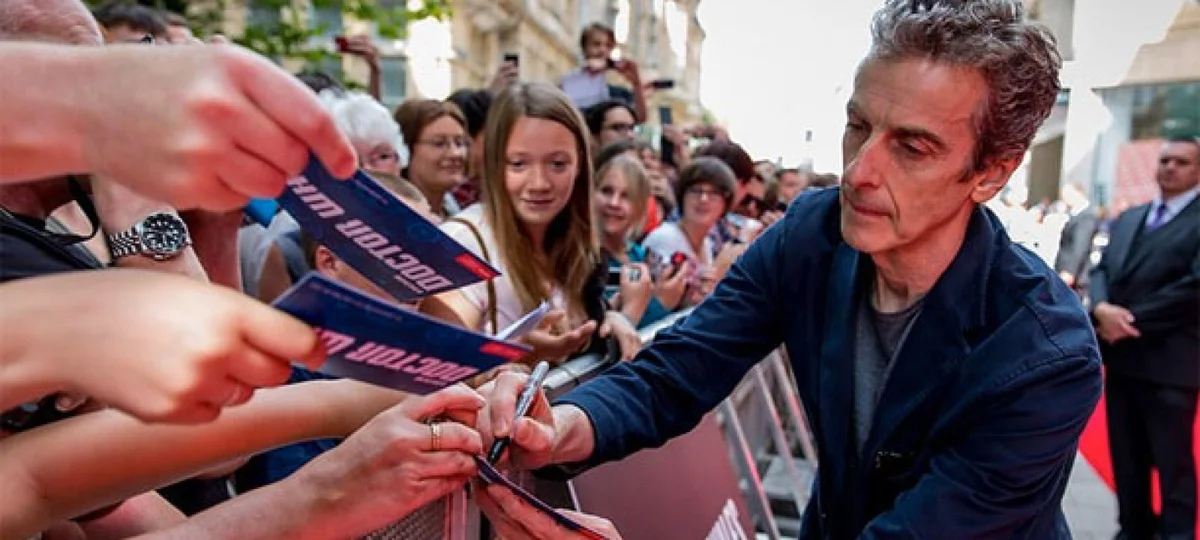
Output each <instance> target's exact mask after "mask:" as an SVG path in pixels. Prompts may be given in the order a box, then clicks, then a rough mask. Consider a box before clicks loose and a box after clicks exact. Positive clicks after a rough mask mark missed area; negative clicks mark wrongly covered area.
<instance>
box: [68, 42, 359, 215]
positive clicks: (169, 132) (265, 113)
mask: <svg viewBox="0 0 1200 540" xmlns="http://www.w3.org/2000/svg"><path fill="white" fill-rule="evenodd" d="M88 59H89V60H90V62H88V63H87V64H86V65H83V64H82V63H81V68H80V69H81V71H82V72H81V73H79V75H78V76H79V77H80V79H81V80H87V81H88V84H86V85H80V87H79V88H78V89H77V91H78V92H80V93H81V95H80V96H78V99H77V100H76V101H78V102H82V104H80V105H77V106H78V107H81V108H82V110H80V111H78V112H79V114H78V119H77V121H78V122H79V130H78V131H80V132H82V134H83V137H82V140H83V141H84V142H83V143H82V147H83V150H82V151H83V157H84V161H85V162H86V168H87V172H92V173H96V174H100V175H103V176H106V177H108V178H111V179H113V180H115V181H118V182H122V183H124V184H126V185H128V186H130V187H131V188H133V189H135V190H137V191H138V192H140V193H142V194H143V195H146V196H148V197H151V198H153V199H157V200H161V201H165V202H167V203H169V204H171V205H172V206H174V207H176V208H180V209H187V208H193V207H197V206H200V207H204V208H208V209H214V210H228V209H234V208H241V207H242V206H243V205H245V203H246V201H247V199H249V198H251V197H272V198H273V197H276V196H278V195H279V193H280V192H281V191H282V189H283V186H284V182H285V181H286V180H287V179H288V178H290V177H292V176H294V175H296V174H298V173H299V172H300V171H301V170H302V169H303V168H304V166H305V164H306V163H307V162H308V159H309V152H310V151H312V152H315V153H316V155H317V156H318V157H319V158H320V159H321V161H323V162H324V163H325V164H326V166H327V167H328V168H329V169H330V172H332V173H333V174H334V175H335V176H337V177H339V178H347V177H349V176H351V175H352V174H353V172H354V170H355V168H356V167H357V160H356V158H355V154H354V150H353V148H351V146H350V144H349V142H348V141H347V140H346V138H345V137H344V136H343V135H342V134H341V133H340V131H339V130H338V129H337V126H336V125H335V124H334V122H333V120H332V119H331V118H330V116H329V114H328V113H327V112H326V111H325V110H324V108H323V107H322V106H321V104H320V102H319V101H318V100H317V98H316V96H315V95H314V94H313V93H312V92H311V91H310V90H308V89H307V88H305V87H304V85H302V84H300V83H299V82H298V81H296V80H295V79H294V78H293V77H291V76H290V75H288V74H287V73H286V72H284V71H283V70H281V69H279V68H278V67H276V66H275V65H273V64H271V62H270V61H268V60H267V59H265V58H263V57H261V56H259V55H257V54H254V53H252V52H249V51H247V50H245V49H242V48H240V47H237V46H232V45H228V46H219V47H111V48H107V47H106V48H104V50H98V51H96V52H93V53H91V55H89V58H88ZM131 65H136V66H137V69H136V70H132V71H131V70H129V69H126V68H127V67H128V66H131ZM83 93H86V95H82V94H83Z"/></svg>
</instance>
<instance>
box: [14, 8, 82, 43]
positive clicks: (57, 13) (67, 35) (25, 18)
mask: <svg viewBox="0 0 1200 540" xmlns="http://www.w3.org/2000/svg"><path fill="white" fill-rule="evenodd" d="M0 39H5V40H22V41H44V42H47V43H61V44H67V45H100V44H102V43H103V42H104V40H103V38H102V37H101V34H100V26H99V25H98V24H96V20H95V19H94V18H92V14H91V12H89V11H88V10H87V8H86V7H84V5H83V3H82V2H80V0H0Z"/></svg>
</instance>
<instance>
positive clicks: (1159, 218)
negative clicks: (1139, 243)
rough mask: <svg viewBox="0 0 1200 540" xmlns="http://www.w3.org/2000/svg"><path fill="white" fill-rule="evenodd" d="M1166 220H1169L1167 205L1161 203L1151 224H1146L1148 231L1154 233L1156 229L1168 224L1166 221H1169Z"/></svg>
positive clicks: (1151, 219) (1155, 210)
mask: <svg viewBox="0 0 1200 540" xmlns="http://www.w3.org/2000/svg"><path fill="white" fill-rule="evenodd" d="M1166 218H1167V205H1166V204H1164V203H1159V204H1158V206H1157V207H1156V208H1155V209H1154V217H1152V218H1150V223H1147V224H1146V230H1148V231H1153V230H1154V229H1157V228H1159V227H1162V226H1163V224H1164V223H1166V221H1167V219H1166Z"/></svg>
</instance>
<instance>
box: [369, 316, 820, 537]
mask: <svg viewBox="0 0 1200 540" xmlns="http://www.w3.org/2000/svg"><path fill="white" fill-rule="evenodd" d="M688 313H690V310H685V311H681V312H678V313H675V314H672V315H670V316H668V317H666V318H664V319H663V320H661V321H658V322H657V323H655V324H653V325H650V326H648V327H646V328H643V329H641V330H639V335H640V337H641V338H642V342H643V343H648V342H649V341H650V340H651V339H653V337H654V336H655V335H656V334H657V333H658V332H659V331H661V330H663V329H665V328H668V327H670V326H671V325H673V324H675V323H676V322H678V321H679V320H681V319H683V318H684V317H686V316H687V315H688ZM617 362H618V359H617V358H616V356H615V355H612V354H609V355H604V354H588V355H583V356H580V357H576V358H572V359H570V360H568V361H567V362H564V363H563V364H561V365H559V366H557V367H555V368H554V369H552V370H551V371H550V373H549V375H547V377H546V382H545V383H544V388H545V391H546V394H547V396H548V397H549V398H550V399H554V398H555V397H558V396H561V395H563V394H565V393H567V392H569V391H571V390H572V389H574V388H577V387H579V386H581V385H583V384H585V383H586V382H588V381H590V380H592V379H594V378H596V377H597V376H599V375H600V374H602V373H604V372H605V371H607V370H608V369H609V368H611V367H613V366H614V365H616V363H617ZM713 418H715V425H716V426H719V432H720V435H721V436H720V437H719V438H717V439H711V440H710V439H705V440H706V442H708V445H709V447H710V450H711V446H712V444H714V443H715V444H717V445H718V446H719V444H720V443H716V442H715V441H718V440H720V439H721V438H723V439H724V445H725V448H724V449H723V451H724V452H726V456H725V457H724V458H722V459H727V460H728V462H729V463H728V467H731V468H732V470H733V473H734V474H735V475H736V484H737V491H738V492H740V497H741V500H739V501H737V503H738V504H739V505H740V507H743V508H745V509H746V510H747V511H748V513H749V522H750V523H752V527H753V528H754V529H757V532H758V533H761V534H763V535H765V536H766V537H767V538H771V539H779V538H784V537H785V535H787V536H791V533H792V532H793V530H794V528H795V526H796V524H798V519H797V517H798V516H799V515H800V513H801V512H802V511H803V506H804V505H805V504H806V502H807V492H808V487H809V486H808V482H811V477H812V470H813V469H815V466H816V460H817V452H816V450H815V448H814V444H813V439H812V435H811V433H810V432H809V427H808V426H809V424H808V422H807V418H806V415H805V412H804V409H803V406H802V404H801V403H800V400H799V395H798V393H797V392H796V387H795V381H794V379H793V378H792V374H791V370H790V367H789V364H788V360H787V354H786V350H784V349H782V348H781V349H778V350H775V351H772V353H771V354H770V355H768V356H767V357H765V358H764V359H763V361H762V362H760V363H759V364H758V365H756V366H755V367H754V368H753V369H752V370H751V371H750V372H749V373H748V374H747V376H746V378H745V379H744V380H743V381H742V382H741V383H740V384H739V385H738V388H737V389H736V390H735V391H734V392H733V394H732V395H731V396H730V397H729V398H728V399H726V400H725V401H723V402H722V403H721V404H720V405H719V406H718V407H717V409H716V410H715V411H714V415H713ZM707 425H708V420H707V418H706V422H705V423H703V424H702V426H701V427H702V428H703V427H705V426H707ZM713 429H718V428H713ZM697 431H701V430H700V429H698V430H697ZM685 437H686V436H685ZM793 457H795V459H793ZM797 463H800V464H804V465H805V466H804V467H803V468H804V470H801V467H800V466H798V465H797ZM776 469H779V471H778V472H779V474H774V475H773V476H775V480H774V483H775V484H777V485H783V486H786V488H785V489H784V490H783V491H785V492H786V495H787V496H786V499H789V500H790V504H789V506H793V507H792V508H788V509H787V510H788V511H787V512H785V514H787V516H789V517H788V518H784V517H777V513H778V508H779V502H778V501H779V499H780V494H779V493H778V491H780V490H775V491H774V492H773V491H772V490H771V489H770V486H769V485H767V484H768V483H769V482H770V481H771V480H770V479H768V474H770V473H772V472H773V471H775V470H776ZM765 479H766V480H767V481H764V480H765ZM639 481H644V479H641V478H639ZM518 482H519V483H520V484H522V485H523V486H524V487H526V488H527V489H530V490H531V491H532V492H534V493H535V494H536V495H537V496H538V497H539V498H541V499H543V500H545V501H546V502H547V503H548V504H551V505H552V506H556V507H566V508H573V509H577V510H578V509H580V504H579V503H580V501H579V496H578V494H577V491H576V488H575V485H574V484H573V483H572V482H547V481H543V480H539V479H535V478H534V477H533V476H532V475H531V474H528V473H524V474H521V475H519V477H518ZM664 503H665V501H664ZM729 504H730V505H733V501H730V502H729ZM585 506H586V505H585ZM582 510H583V511H587V510H588V508H586V507H585V508H583V509H582ZM650 514H653V512H650ZM785 519H787V520H790V522H791V523H792V524H791V525H788V523H787V522H785V521H784V520H785ZM614 521H615V520H614ZM481 524H482V518H481V514H480V512H479V509H478V508H477V507H476V506H475V505H474V503H473V502H472V501H471V500H470V499H469V498H468V497H466V495H465V493H464V492H461V491H460V492H459V493H457V494H455V495H453V496H450V497H447V498H446V499H444V500H442V501H438V502H436V503H433V504H431V505H429V506H427V507H425V508H424V509H422V510H420V511H418V512H417V513H415V514H413V515H412V516H409V518H406V519H405V520H403V521H401V522H400V523H397V524H396V525H393V526H392V527H389V528H388V529H385V530H383V531H379V532H377V533H375V534H373V535H371V536H369V537H368V538H371V539H380V540H382V539H391V538H445V539H448V540H468V539H470V540H488V539H486V538H484V536H483V535H484V533H483V529H484V528H483V527H482V526H481ZM418 531H419V532H418ZM713 531H717V529H716V528H714V529H713ZM755 533H756V531H754V530H745V531H739V532H738V534H737V535H735V536H732V538H742V537H748V538H753V537H754V536H755ZM413 534H416V535H417V536H413ZM708 537H709V538H726V537H729V536H719V535H718V536H714V535H713V534H709V535H708Z"/></svg>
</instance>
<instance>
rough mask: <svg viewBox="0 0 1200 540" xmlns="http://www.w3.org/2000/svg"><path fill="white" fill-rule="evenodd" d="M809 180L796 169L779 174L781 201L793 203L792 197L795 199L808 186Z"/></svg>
mask: <svg viewBox="0 0 1200 540" xmlns="http://www.w3.org/2000/svg"><path fill="white" fill-rule="evenodd" d="M806 184H807V182H805V179H804V177H803V176H801V175H800V173H798V172H795V171H789V172H785V173H782V174H780V175H779V202H781V203H783V204H791V202H792V199H795V198H796V196H797V195H799V194H800V192H802V191H804V188H806V187H808V186H807V185H806Z"/></svg>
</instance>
